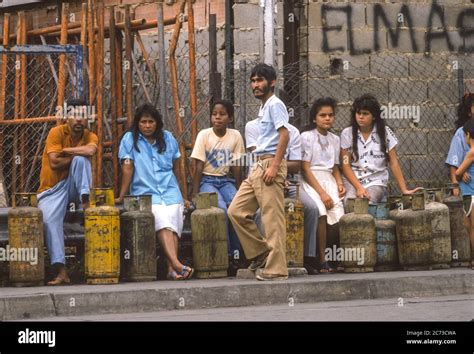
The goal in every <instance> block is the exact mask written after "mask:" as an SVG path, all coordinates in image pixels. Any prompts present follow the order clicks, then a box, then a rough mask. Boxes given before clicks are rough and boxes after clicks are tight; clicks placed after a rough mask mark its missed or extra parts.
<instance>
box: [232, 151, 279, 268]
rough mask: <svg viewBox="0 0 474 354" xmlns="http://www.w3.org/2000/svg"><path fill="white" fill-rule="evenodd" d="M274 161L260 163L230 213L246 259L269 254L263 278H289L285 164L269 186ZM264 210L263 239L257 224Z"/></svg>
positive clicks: (266, 160)
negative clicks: (265, 178) (267, 177)
mask: <svg viewBox="0 0 474 354" xmlns="http://www.w3.org/2000/svg"><path fill="white" fill-rule="evenodd" d="M272 161H273V158H268V159H265V160H261V161H259V162H257V163H256V164H255V165H254V167H253V168H252V171H251V173H250V175H249V177H248V178H247V179H246V180H245V181H243V182H242V185H241V186H240V189H239V190H238V191H237V194H236V195H235V197H234V199H233V200H232V203H231V205H230V207H229V210H228V216H229V219H230V220H231V222H232V224H233V225H234V229H235V231H236V233H237V236H238V237H239V240H240V243H241V245H242V248H243V250H244V252H245V256H246V257H247V259H253V258H255V257H257V256H259V255H261V254H262V253H264V252H266V251H270V253H269V255H268V259H267V264H266V266H265V269H264V274H268V275H283V276H287V275H288V267H287V264H286V222H285V199H284V195H283V188H284V183H285V178H286V171H287V167H286V161H285V160H282V162H281V164H280V168H279V169H278V175H277V177H276V178H275V180H274V182H273V183H272V184H270V185H267V184H265V182H264V181H263V175H264V173H265V170H266V169H267V168H268V167H269V166H270V165H271V163H272ZM258 208H260V210H261V217H262V222H263V225H264V228H265V233H266V237H265V238H264V237H263V236H262V234H261V233H260V231H258V229H257V225H256V224H255V221H254V216H255V212H256V211H257V209H258Z"/></svg>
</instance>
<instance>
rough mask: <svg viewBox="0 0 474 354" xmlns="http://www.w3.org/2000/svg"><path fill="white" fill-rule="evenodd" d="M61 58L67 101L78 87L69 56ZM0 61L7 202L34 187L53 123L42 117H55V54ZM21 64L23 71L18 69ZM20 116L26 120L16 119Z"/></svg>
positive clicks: (1, 163)
mask: <svg viewBox="0 0 474 354" xmlns="http://www.w3.org/2000/svg"><path fill="white" fill-rule="evenodd" d="M63 55H64V58H65V69H66V71H65V75H66V80H65V100H68V99H69V98H72V97H74V96H75V94H76V90H77V89H78V85H77V82H76V78H77V74H76V71H75V70H76V68H75V67H76V65H75V54H63ZM4 58H5V59H4ZM0 59H1V61H0V65H2V66H3V65H5V67H6V76H5V78H4V80H3V82H4V84H5V90H4V92H3V94H4V95H5V96H4V97H5V98H4V107H2V108H3V112H4V114H3V115H2V120H0V148H1V154H0V156H1V157H0V171H1V173H2V176H0V178H1V179H2V180H3V189H4V190H3V192H4V194H5V195H4V196H5V197H6V199H7V202H9V196H11V195H12V194H13V193H15V192H35V191H36V190H37V189H38V187H39V173H40V170H41V155H42V153H43V148H44V142H45V140H46V137H47V136H48V133H49V130H50V129H51V128H52V127H53V126H54V125H55V122H54V121H52V119H51V118H49V119H45V117H52V116H55V115H56V114H57V113H58V112H57V99H58V79H59V76H58V75H59V73H58V71H59V62H60V54H57V53H50V54H45V53H43V54H22V55H19V54H5V55H0ZM3 60H6V61H5V62H3ZM25 65H26V70H21V68H22V66H25ZM0 75H1V73H0ZM25 118H26V119H29V120H28V122H22V121H21V120H22V119H25ZM31 118H35V119H34V120H30V119H31Z"/></svg>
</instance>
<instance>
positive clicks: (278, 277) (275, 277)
mask: <svg viewBox="0 0 474 354" xmlns="http://www.w3.org/2000/svg"><path fill="white" fill-rule="evenodd" d="M256 278H257V280H261V281H276V280H287V279H288V275H277V274H265V273H262V274H259V275H257V276H256Z"/></svg>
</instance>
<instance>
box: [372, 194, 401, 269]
mask: <svg viewBox="0 0 474 354" xmlns="http://www.w3.org/2000/svg"><path fill="white" fill-rule="evenodd" d="M369 214H370V215H372V216H373V217H374V218H375V233H376V242H377V243H376V249H377V262H376V264H375V271H378V272H385V271H390V270H396V269H397V268H398V250H397V236H396V235H397V233H396V228H395V225H396V223H395V221H393V220H389V204H388V203H371V204H370V205H369Z"/></svg>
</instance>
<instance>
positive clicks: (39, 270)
mask: <svg viewBox="0 0 474 354" xmlns="http://www.w3.org/2000/svg"><path fill="white" fill-rule="evenodd" d="M12 204H13V208H11V209H10V211H9V212H8V242H9V244H8V246H7V248H6V250H5V251H6V256H7V260H9V264H10V283H11V284H12V285H14V286H18V287H20V286H42V285H44V250H43V245H44V239H43V213H42V212H41V210H40V209H38V208H37V205H38V202H37V199H36V194H34V193H17V194H15V195H14V197H13V203H12Z"/></svg>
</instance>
